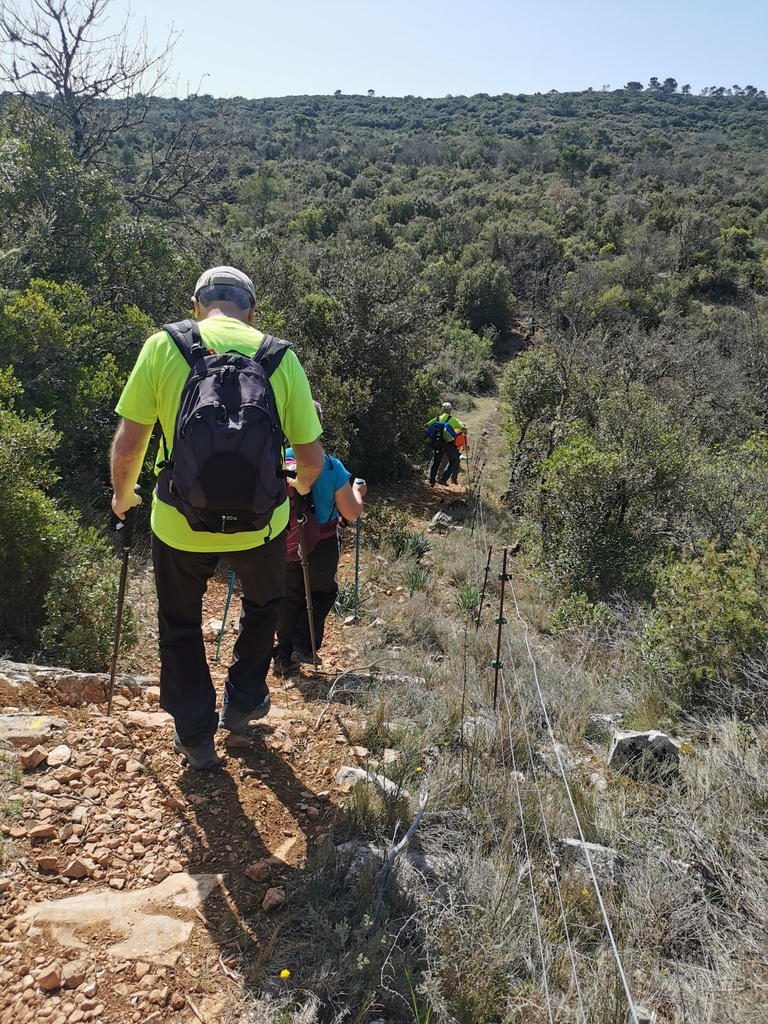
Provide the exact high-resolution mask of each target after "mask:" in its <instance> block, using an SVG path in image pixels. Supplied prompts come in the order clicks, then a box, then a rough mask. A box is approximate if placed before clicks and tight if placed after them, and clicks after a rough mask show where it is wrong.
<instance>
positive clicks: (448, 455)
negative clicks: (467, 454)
mask: <svg viewBox="0 0 768 1024" xmlns="http://www.w3.org/2000/svg"><path fill="white" fill-rule="evenodd" d="M452 410H453V406H452V405H451V403H450V402H443V409H442V412H441V413H440V414H439V415H438V416H435V417H434V419H431V420H430V421H429V423H428V424H427V433H428V434H429V433H430V431H431V430H434V428H435V425H438V426H444V428H445V429H444V433H443V445H442V447H441V448H440V449H439V450H438V449H435V450H434V454H433V456H432V464H431V466H430V467H429V486H430V487H434V485H435V480H436V478H437V474H438V471H439V469H440V465H441V463H442V461H443V456H445V459H446V463H445V469H444V470H443V472H442V474H441V476H440V483H441V484H447V483H448V478H449V477H450V478H451V480H452V481H453V483H455V484H457V483H458V482H459V464H460V459H459V447H458V444H457V438H458V437H459V435H461V436H462V439H463V441H464V444H466V436H467V428H466V427H465V426H464V424H463V423H462V422H461V420H457V419H456V417H455V416H454V415H453V411H452Z"/></svg>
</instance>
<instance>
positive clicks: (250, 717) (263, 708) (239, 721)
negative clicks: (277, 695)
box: [219, 694, 270, 732]
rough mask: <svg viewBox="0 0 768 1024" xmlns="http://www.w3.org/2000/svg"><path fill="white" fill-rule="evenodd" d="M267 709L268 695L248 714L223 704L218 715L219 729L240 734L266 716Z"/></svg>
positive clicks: (268, 705)
mask: <svg viewBox="0 0 768 1024" xmlns="http://www.w3.org/2000/svg"><path fill="white" fill-rule="evenodd" d="M269 707H270V704H269V694H267V696H266V697H265V698H264V700H263V701H262V702H261V704H257V705H256V707H255V708H254V709H253V711H251V712H250V713H248V714H246V712H244V711H235V709H234V708H233V707H232V705H231V704H228V703H226V702H225V703H224V704H223V705H222V708H221V714H220V715H219V728H221V729H229V731H230V732H242V731H243V730H244V729H247V728H248V726H249V725H250V723H251V722H257V721H258V720H259V719H260V718H264V716H265V715H268V714H269Z"/></svg>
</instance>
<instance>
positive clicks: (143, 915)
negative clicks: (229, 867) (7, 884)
mask: <svg viewBox="0 0 768 1024" xmlns="http://www.w3.org/2000/svg"><path fill="white" fill-rule="evenodd" d="M220 880H221V876H220V875H187V874H184V873H183V872H182V873H179V874H173V875H169V876H168V878H166V879H164V880H163V881H162V882H160V884H159V885H155V886H152V888H150V889H137V890H135V891H128V892H114V891H113V890H112V889H101V890H99V891H98V892H87V893H83V894H82V895H81V896H70V897H68V898H67V899H63V900H56V901H51V900H45V901H44V902H43V903H37V904H35V905H34V906H33V907H30V909H29V910H27V911H26V913H25V914H23V915H22V916H21V917H20V918H19V921H20V922H28V923H29V925H30V929H29V934H30V935H34V934H37V935H42V934H45V933H48V934H49V935H50V936H51V937H52V938H53V939H54V940H55V941H56V942H58V943H59V944H60V945H62V946H66V947H69V948H73V949H86V948H88V945H89V943H92V942H93V940H94V938H95V937H96V936H97V935H98V933H99V932H103V933H104V935H105V936H115V935H117V936H122V941H121V942H115V943H113V944H112V945H111V946H109V947H108V949H107V952H108V953H109V955H110V956H112V957H115V958H117V959H126V960H149V961H151V962H152V963H155V964H160V965H162V966H164V967H173V966H174V964H175V963H176V960H177V959H178V957H179V954H180V953H181V951H182V949H181V947H182V946H183V944H184V943H185V942H186V941H187V939H188V938H189V935H190V933H191V931H192V928H193V926H194V923H195V922H194V921H189V920H183V919H182V917H181V916H179V917H176V916H172V915H173V911H174V910H175V911H178V912H182V911H189V910H194V908H195V907H197V906H198V905H199V904H201V903H203V901H204V900H205V899H206V898H207V897H208V896H209V895H210V893H211V892H212V891H213V890H214V889H215V888H216V886H217V885H218V884H219V881H220ZM161 910H162V911H163V912H161ZM78 932H84V933H85V941H84V940H83V939H80V938H78Z"/></svg>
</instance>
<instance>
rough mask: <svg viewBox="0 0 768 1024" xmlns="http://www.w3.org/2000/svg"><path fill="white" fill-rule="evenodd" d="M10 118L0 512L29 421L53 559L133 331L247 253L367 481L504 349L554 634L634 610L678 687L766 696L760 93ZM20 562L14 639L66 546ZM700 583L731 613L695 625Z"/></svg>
mask: <svg viewBox="0 0 768 1024" xmlns="http://www.w3.org/2000/svg"><path fill="white" fill-rule="evenodd" d="M110 102H111V101H107V102H105V103H103V106H102V108H101V110H102V113H103V116H104V118H108V116H109V113H110ZM3 109H4V113H3V115H2V121H1V122H0V153H1V154H2V156H1V166H2V177H1V179H0V211H1V212H2V219H1V220H0V225H2V226H1V227H0V233H1V235H2V237H0V289H1V290H0V303H1V304H2V313H3V315H2V317H1V318H0V332H2V345H0V367H2V368H3V370H4V377H3V391H2V396H0V403H1V404H2V414H3V431H2V435H0V447H2V450H3V453H4V454H3V456H2V458H0V466H2V467H3V488H2V493H3V498H2V505H3V508H2V509H0V515H1V516H3V518H5V517H6V516H13V517H14V521H15V519H16V518H17V513H16V512H13V507H14V503H18V502H19V501H20V500H21V498H20V496H19V487H20V482H21V481H22V480H23V479H26V477H25V476H24V473H22V472H20V471H19V466H18V463H17V460H16V459H15V457H14V452H15V449H16V445H17V441H16V438H17V437H18V435H19V432H21V431H23V432H30V433H32V432H36V434H35V437H36V440H35V446H36V447H34V448H33V449H30V451H31V452H33V451H35V452H37V451H39V457H38V461H37V462H35V465H34V466H32V467H31V472H30V483H29V487H34V488H39V489H40V490H39V493H38V492H37V491H35V495H34V499H33V498H32V497H31V496H30V495H32V492H31V491H29V492H28V497H27V498H25V500H27V501H31V500H34V502H35V508H36V513H35V514H36V516H37V517H38V520H39V523H40V525H39V527H37V528H35V529H36V530H37V533H36V536H37V535H39V536H40V538H41V544H42V550H46V551H47V550H49V548H50V550H51V551H52V552H53V551H54V549H55V546H56V545H55V531H51V530H50V529H49V528H48V526H46V525H45V523H46V522H47V521H48V517H49V516H54V518H56V517H58V520H57V521H61V519H62V517H72V518H71V522H72V524H73V525H72V527H71V528H72V529H73V530H87V528H88V527H89V526H92V525H94V524H96V525H98V524H99V523H100V522H101V520H102V518H103V510H104V509H105V508H106V507H107V494H108V481H107V477H106V462H107V459H106V452H107V446H108V440H109V436H110V433H111V430H112V427H113V424H114V416H113V413H112V411H111V410H112V409H113V407H114V403H115V399H116V397H117V394H118V393H119V390H120V387H121V386H122V382H123V380H124V379H125V376H126V374H127V372H128V370H129V368H130V366H131V365H132V363H133V360H134V358H135V355H136V353H137V351H138V348H139V346H140V344H141V342H142V340H143V339H144V337H145V336H146V335H147V334H148V333H149V332H150V331H151V330H152V329H154V328H156V327H158V326H160V325H162V323H163V322H165V321H166V320H169V319H178V318H179V317H181V316H183V315H184V314H185V313H187V312H188V296H189V294H190V288H191V287H192V284H193V282H194V279H195V276H196V274H197V273H198V272H199V270H200V269H201V268H202V267H203V266H205V265H210V264H214V263H224V262H229V263H234V264H237V265H238V266H241V267H242V268H243V269H244V270H246V271H247V272H248V273H249V274H250V275H251V276H252V277H253V279H254V281H255V282H256V286H257V290H258V293H259V296H260V300H259V308H258V314H257V321H258V322H259V323H260V325H262V326H263V327H264V328H266V329H269V330H270V331H273V332H274V333H279V334H282V335H284V336H286V337H288V338H290V339H291V340H292V341H293V343H294V344H295V347H296V349H297V351H298V352H299V354H300V356H301V358H302V360H303V362H304V364H305V366H306V368H307V370H308V373H309V375H310V378H311V380H312V384H313V388H314V391H315V393H316V394H317V397H318V398H319V399H320V400H321V401H322V402H323V405H324V408H325V412H326V419H325V422H326V440H327V443H328V446H329V448H330V449H331V450H333V451H335V452H336V453H338V454H339V455H340V456H341V457H342V458H344V459H345V460H346V461H347V464H348V465H349V466H350V468H353V469H354V470H356V471H358V472H362V473H364V474H365V475H366V476H367V477H368V478H369V479H370V480H380V481H386V480H391V479H393V478H395V477H397V476H402V475H403V474H407V473H408V472H410V466H411V465H412V463H413V461H414V459H415V458H417V457H418V456H419V452H420V444H421V425H422V424H423V422H424V420H425V419H426V418H427V414H428V412H429V411H431V409H432V407H433V405H434V403H435V402H436V401H437V400H438V399H439V398H441V397H444V396H447V397H451V398H453V399H455V400H458V401H459V403H461V401H462V396H464V395H467V394H481V393H488V392H490V391H492V390H493V389H494V388H495V386H496V380H497V379H498V373H497V371H496V369H495V365H498V364H499V363H500V362H503V363H505V364H506V368H505V370H504V372H503V376H502V377H501V385H500V387H501V393H502V398H503V400H504V402H505V407H506V408H507V409H508V425H507V436H508V443H509V451H510V474H509V486H508V491H507V494H506V499H507V501H508V503H509V507H510V509H511V510H512V511H513V512H514V513H516V514H517V515H518V516H519V519H520V529H521V532H522V533H523V534H524V535H525V537H526V541H527V550H528V551H529V552H531V554H532V564H533V565H534V566H535V568H536V571H537V572H538V573H539V574H540V576H541V577H542V578H543V579H544V581H545V582H546V584H547V585H548V587H549V588H550V590H551V591H552V593H553V594H554V595H555V598H556V599H557V600H558V601H559V602H560V604H559V609H558V611H557V613H556V616H555V619H554V626H555V628H557V629H559V630H561V631H565V632H568V631H569V630H570V631H573V630H574V629H578V628H580V627H581V626H585V625H588V624H589V623H592V624H594V622H596V621H601V622H603V621H608V620H610V619H611V615H612V614H613V611H612V609H615V608H616V607H617V605H618V604H621V607H622V608H623V609H624V610H626V603H627V601H629V602H630V604H632V606H633V607H634V608H636V609H637V615H638V617H637V620H636V621H637V622H638V623H642V628H641V627H640V625H638V627H637V628H638V635H639V634H640V633H642V638H641V639H639V640H638V643H639V645H640V647H641V649H642V650H643V651H644V652H645V654H646V655H647V659H646V661H647V665H648V671H652V672H653V673H655V674H656V675H657V677H659V678H663V679H666V680H667V683H668V684H669V686H670V687H671V690H670V692H671V693H673V694H674V699H675V700H677V701H679V702H680V703H681V704H682V705H683V706H686V704H688V703H690V702H691V701H692V700H696V701H700V700H702V699H709V698H711V697H712V696H713V695H715V694H718V693H720V692H721V684H725V683H726V682H727V684H728V686H729V687H730V689H729V693H738V694H740V695H741V696H740V697H739V698H738V700H736V704H737V705H739V706H741V703H743V702H746V703H747V704H750V698H749V696H748V695H749V694H750V693H754V691H755V686H756V680H757V681H758V682H759V680H761V679H762V672H763V660H762V659H763V654H762V651H763V649H764V643H763V640H764V627H763V621H764V615H763V605H764V602H765V593H766V585H765V582H764V576H765V574H764V570H763V568H762V566H763V564H764V562H765V554H766V552H765V537H764V527H763V523H764V521H765V518H766V499H767V481H766V471H765V468H764V467H765V459H764V453H765V448H766V436H765V433H764V431H765V417H766V412H767V411H768V409H767V408H766V403H767V402H768V306H767V305H766V299H767V297H768V172H766V170H765V166H764V150H765V144H766V139H767V136H768V127H766V125H767V124H768V122H767V121H766V112H768V100H766V98H765V96H764V94H763V93H762V92H759V91H758V90H757V89H755V88H753V87H751V86H749V87H746V88H744V89H738V88H736V87H734V88H733V89H730V90H725V89H719V88H713V89H710V90H705V94H704V95H701V96H692V95H690V90H688V89H686V88H684V89H683V91H682V92H680V91H678V90H677V84H676V83H675V82H674V80H673V79H667V80H666V81H665V82H664V83H659V82H658V81H656V80H653V81H652V82H651V84H650V86H649V87H648V88H647V89H643V88H642V87H641V86H640V85H639V83H629V84H628V85H627V86H626V87H625V88H624V89H619V90H615V91H613V92H602V93H596V92H592V91H588V92H584V93H569V94H558V93H550V94H547V95H536V96H526V95H518V96H513V95H504V96H499V97H490V96H487V95H477V96H472V97H464V96H458V97H445V98H443V99H439V100H426V99H420V98H416V97H405V98H401V99H395V98H385V97H375V96H371V95H369V96H344V95H341V94H336V95H335V96H332V97H308V96H305V97H289V98H284V99H265V100H245V99H233V100H228V101H218V100H215V99H214V98H213V97H211V96H193V97H190V98H188V99H186V100H183V101H178V100H158V99H155V100H152V102H151V103H150V104H149V114H148V117H147V119H146V121H144V123H143V124H139V125H133V126H131V127H129V128H125V129H124V130H120V131H116V132H114V133H113V134H112V135H111V136H110V138H109V143H108V145H106V147H105V148H104V149H103V151H101V152H100V153H99V154H98V155H97V157H93V156H91V157H89V158H88V159H87V160H86V159H85V158H83V157H79V156H78V155H77V154H76V151H75V149H74V148H73V140H72V139H68V138H67V137H66V136H65V135H63V134H61V133H60V132H59V131H58V130H57V129H55V128H53V127H52V125H51V124H50V123H49V122H48V121H47V120H46V119H45V118H44V117H43V115H42V114H41V113H39V112H36V111H35V110H34V109H33V107H32V106H30V105H29V104H25V103H22V102H20V101H19V100H18V99H16V98H14V97H12V96H10V95H7V94H6V96H5V97H4V107H3ZM511 355H515V358H514V359H510V356H511ZM494 361H495V363H494ZM28 458H29V459H32V461H33V462H34V461H35V460H34V459H33V458H32V455H31V454H30V455H29V456H28ZM25 486H26V485H25ZM49 509H51V510H53V511H49ZM27 528H29V529H32V526H30V525H29V521H28V523H27V527H25V529H24V530H22V529H17V530H16V531H13V532H11V534H10V539H9V541H8V545H7V547H6V549H5V551H4V554H3V567H2V571H3V583H4V584H5V590H6V592H8V588H9V581H14V582H16V581H18V579H19V578H20V577H19V572H20V571H21V570H20V568H19V567H20V566H21V565H27V564H28V563H29V561H30V559H31V558H32V555H31V554H30V552H31V550H32V548H33V547H34V544H32V547H30V543H31V542H30V538H29V537H28V536H27ZM43 539H44V540H45V543H44V544H43V543H42V541H43ZM46 545H48V547H46ZM86 548H87V545H86ZM83 550H85V549H83ZM98 557H99V558H103V557H104V554H103V552H100V553H99V555H98ZM34 568H35V572H36V581H35V586H34V588H33V591H30V595H32V594H33V593H34V594H37V595H38V596H37V597H35V598H33V597H32V596H30V598H29V600H30V602H31V603H32V605H33V607H31V608H27V607H25V606H24V603H21V604H19V603H18V602H9V603H8V605H7V608H5V610H4V612H3V616H2V621H0V634H2V636H3V637H4V638H5V642H6V644H7V645H9V646H11V647H13V646H14V645H16V646H18V645H27V646H28V645H29V644H30V643H31V644H34V643H36V642H38V637H39V629H40V628H42V627H43V626H45V625H46V613H45V611H44V604H45V595H46V594H47V593H48V587H49V586H50V584H51V581H52V579H53V573H54V572H55V570H56V558H55V557H51V558H48V557H47V556H46V558H41V559H39V560H38V561H37V562H36V564H35V566H34ZM24 571H27V570H24ZM712 589H720V590H723V591H724V592H725V593H727V594H728V603H729V609H728V611H727V612H723V613H722V614H721V613H716V612H715V609H714V606H713V605H712V604H711V602H710V601H709V600H708V594H709V592H711V590H712ZM690 595H698V597H697V600H698V601H699V602H700V603H701V604H702V607H701V609H700V611H701V616H703V617H704V618H705V619H707V620H708V619H710V618H712V619H714V620H715V621H713V622H712V627H711V629H708V630H707V631H705V632H704V633H702V631H701V630H700V629H699V628H698V626H699V625H700V621H699V619H698V618H696V621H695V622H694V621H692V612H691V608H692V602H691V596H690ZM51 607H53V606H52V605H51ZM49 626H50V623H49ZM686 631H687V632H686ZM54 632H55V631H54ZM688 633H689V634H690V643H688V644H686V645H684V647H685V650H682V649H679V648H678V647H677V646H676V645H675V644H674V643H672V638H675V637H681V636H685V635H688ZM45 636H47V637H49V638H50V636H51V628H48V629H47V632H46V633H45ZM62 639H63V638H62V636H58V637H56V638H54V641H55V642H54V641H51V640H50V639H49V643H51V642H52V643H53V647H54V648H56V647H58V649H62V648H63V647H64V646H66V645H65V644H63V643H62ZM750 706H751V704H750Z"/></svg>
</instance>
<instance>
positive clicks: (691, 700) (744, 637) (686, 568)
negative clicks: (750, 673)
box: [643, 540, 768, 707]
mask: <svg viewBox="0 0 768 1024" xmlns="http://www.w3.org/2000/svg"><path fill="white" fill-rule="evenodd" d="M655 597H656V610H655V615H654V617H653V619H652V621H651V622H650V624H649V626H648V627H647V629H646V632H645V636H644V639H643V650H644V653H645V655H646V657H647V658H648V659H649V661H650V662H651V664H652V665H654V666H655V667H656V668H657V669H658V670H660V671H661V672H662V673H663V674H664V675H665V676H666V677H667V678H668V679H670V680H671V681H672V683H673V685H674V688H675V695H676V696H677V698H678V699H679V700H680V701H681V702H682V703H683V704H684V705H689V706H690V705H691V704H694V705H704V706H706V707H716V706H722V705H723V704H728V705H729V706H731V707H733V706H734V704H736V705H738V703H739V698H738V693H739V692H740V691H741V692H743V691H744V690H745V689H748V683H749V680H748V677H747V675H746V666H747V664H748V663H749V661H750V659H760V658H763V659H764V657H765V649H766V645H768V552H766V550H765V549H764V548H763V547H762V546H758V545H756V544H753V543H748V542H746V541H744V540H738V541H736V543H735V544H734V545H733V547H731V548H729V549H728V550H726V551H718V550H717V549H716V547H715V545H714V544H713V543H711V542H705V543H704V544H703V546H702V552H701V554H700V555H698V556H697V557H695V558H692V559H691V560H690V561H688V562H681V563H678V564H676V565H673V566H671V567H670V568H668V569H665V570H664V571H663V572H662V573H661V574H660V575H659V579H658V586H657V588H656V594H655ZM729 691H730V692H729ZM734 696H735V697H736V700H735V701H734V699H733V698H734Z"/></svg>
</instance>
